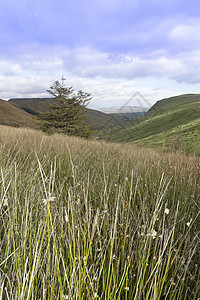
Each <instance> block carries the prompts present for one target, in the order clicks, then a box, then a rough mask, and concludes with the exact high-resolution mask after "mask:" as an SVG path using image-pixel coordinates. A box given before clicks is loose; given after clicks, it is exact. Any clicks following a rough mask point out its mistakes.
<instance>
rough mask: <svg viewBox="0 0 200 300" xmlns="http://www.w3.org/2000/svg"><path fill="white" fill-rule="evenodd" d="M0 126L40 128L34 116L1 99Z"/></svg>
mask: <svg viewBox="0 0 200 300" xmlns="http://www.w3.org/2000/svg"><path fill="white" fill-rule="evenodd" d="M0 124H4V125H9V126H16V127H31V128H38V125H37V122H36V120H35V119H34V117H33V116H31V115H30V114H28V113H26V112H25V111H23V110H21V109H19V108H18V107H16V106H15V105H13V104H11V103H9V102H7V101H5V100H1V99H0Z"/></svg>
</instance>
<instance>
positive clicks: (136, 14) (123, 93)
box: [0, 0, 200, 109]
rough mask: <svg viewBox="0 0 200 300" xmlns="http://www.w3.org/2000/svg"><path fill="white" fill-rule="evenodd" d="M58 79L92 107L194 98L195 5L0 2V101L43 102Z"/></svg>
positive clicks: (123, 0) (148, 0)
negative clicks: (83, 95)
mask: <svg viewBox="0 0 200 300" xmlns="http://www.w3.org/2000/svg"><path fill="white" fill-rule="evenodd" d="M63 76H64V77H65V78H66V81H65V82H66V85H67V86H73V87H74V89H75V90H79V89H82V90H83V91H84V92H88V93H91V95H92V97H93V99H92V100H91V102H90V104H89V107H91V108H94V109H101V108H102V107H112V106H115V107H117V106H118V107H120V106H123V105H124V104H125V103H126V104H128V105H142V106H144V107H147V106H151V105H153V104H154V103H155V102H156V101H157V100H160V99H163V98H166V97H170V96H175V95H180V94H186V93H200V2H199V0H190V1H188V0H20V1H19V0H6V1H2V3H1V10H0V98H1V99H5V100H6V99H9V98H17V97H48V96H50V95H49V94H48V93H47V91H46V90H47V89H48V88H49V87H50V85H51V84H52V83H53V82H54V81H55V80H60V79H61V78H62V77H63ZM135 93H139V94H140V95H141V99H140V100H138V98H137V97H134V95H135ZM141 102H142V103H141Z"/></svg>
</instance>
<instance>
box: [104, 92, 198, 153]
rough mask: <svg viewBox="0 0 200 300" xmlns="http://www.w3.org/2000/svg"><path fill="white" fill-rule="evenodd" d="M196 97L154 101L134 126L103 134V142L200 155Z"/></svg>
mask: <svg viewBox="0 0 200 300" xmlns="http://www.w3.org/2000/svg"><path fill="white" fill-rule="evenodd" d="M199 136H200V95H182V96H177V97H172V98H168V99H164V100H161V101H158V102H157V103H156V104H155V105H154V106H153V107H152V108H151V109H150V110H149V112H148V113H147V114H146V115H145V116H144V117H143V118H141V119H140V120H139V121H138V122H136V123H135V125H132V126H128V127H127V126H126V127H124V128H122V129H120V130H117V131H116V130H115V131H111V132H110V133H108V134H105V139H107V140H111V141H118V142H131V143H135V144H139V145H146V146H148V147H164V148H168V149H171V148H172V149H173V150H175V149H177V150H181V151H184V152H187V153H188V152H189V153H200V140H199Z"/></svg>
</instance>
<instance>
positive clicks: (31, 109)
mask: <svg viewBox="0 0 200 300" xmlns="http://www.w3.org/2000/svg"><path fill="white" fill-rule="evenodd" d="M9 102H10V103H12V104H15V105H16V106H17V107H19V108H21V109H23V110H25V111H26V112H28V113H30V114H32V115H37V114H38V112H39V111H41V112H47V111H49V104H53V103H54V102H55V100H54V99H52V98H14V99H10V100H9ZM85 112H86V113H85V125H87V126H90V128H91V130H101V129H108V128H110V127H112V126H115V125H116V124H117V122H116V120H117V116H115V117H114V118H113V117H112V116H111V115H108V114H105V113H102V112H100V111H98V110H94V109H90V108H85ZM120 123H121V119H120Z"/></svg>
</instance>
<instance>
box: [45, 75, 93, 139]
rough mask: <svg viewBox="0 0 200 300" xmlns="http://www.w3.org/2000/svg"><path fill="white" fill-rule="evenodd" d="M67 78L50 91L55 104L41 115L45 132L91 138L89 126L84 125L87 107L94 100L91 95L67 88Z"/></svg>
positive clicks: (54, 84) (57, 82)
mask: <svg viewBox="0 0 200 300" xmlns="http://www.w3.org/2000/svg"><path fill="white" fill-rule="evenodd" d="M65 80H66V79H65V78H62V80H61V81H58V80H56V81H55V82H54V83H53V84H52V86H51V87H50V89H49V90H47V91H48V92H49V93H50V94H51V95H52V98H53V99H54V102H53V103H51V104H48V106H49V110H48V111H47V112H41V113H39V119H40V120H41V128H42V130H43V131H46V132H49V133H54V132H59V133H66V134H69V135H76V136H82V137H89V135H90V130H89V126H86V125H85V123H84V120H85V113H86V106H87V104H88V103H89V101H90V100H91V99H92V98H91V95H90V94H88V93H84V92H83V91H82V90H80V91H78V92H74V89H73V87H66V85H65Z"/></svg>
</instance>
